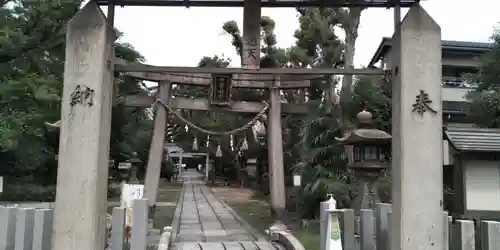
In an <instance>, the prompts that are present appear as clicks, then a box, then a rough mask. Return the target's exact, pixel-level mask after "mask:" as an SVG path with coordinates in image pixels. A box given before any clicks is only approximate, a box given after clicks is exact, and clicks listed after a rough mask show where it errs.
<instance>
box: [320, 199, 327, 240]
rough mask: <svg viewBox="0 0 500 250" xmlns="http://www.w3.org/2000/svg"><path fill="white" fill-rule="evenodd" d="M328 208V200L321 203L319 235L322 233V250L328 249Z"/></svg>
mask: <svg viewBox="0 0 500 250" xmlns="http://www.w3.org/2000/svg"><path fill="white" fill-rule="evenodd" d="M327 209H328V202H326V201H322V202H320V205H319V235H320V242H321V244H320V247H319V249H320V250H326V230H327V223H328V221H327V220H328V216H327V212H326V210H327Z"/></svg>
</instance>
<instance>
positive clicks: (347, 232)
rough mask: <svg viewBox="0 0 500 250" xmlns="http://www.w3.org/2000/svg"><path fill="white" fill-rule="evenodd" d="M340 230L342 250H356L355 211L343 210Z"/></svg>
mask: <svg viewBox="0 0 500 250" xmlns="http://www.w3.org/2000/svg"><path fill="white" fill-rule="evenodd" d="M340 229H341V230H340V232H341V235H342V249H343V250H355V249H356V239H355V238H354V210H352V209H344V210H342V212H341V213H340Z"/></svg>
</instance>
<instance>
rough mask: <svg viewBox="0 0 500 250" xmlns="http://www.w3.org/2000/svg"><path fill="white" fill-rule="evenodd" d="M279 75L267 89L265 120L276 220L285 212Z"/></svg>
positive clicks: (272, 200) (270, 184) (272, 202)
mask: <svg viewBox="0 0 500 250" xmlns="http://www.w3.org/2000/svg"><path fill="white" fill-rule="evenodd" d="M279 86H280V82H279V77H276V80H275V83H274V86H273V87H272V88H271V89H270V90H269V104H270V107H269V114H268V122H267V143H268V145H267V146H268V161H269V175H270V178H269V188H270V191H271V212H272V216H273V217H274V219H275V221H276V222H279V221H281V218H282V216H283V215H284V212H285V206H286V192H285V173H284V169H283V134H282V131H281V95H280V89H279Z"/></svg>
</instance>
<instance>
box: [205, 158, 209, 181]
mask: <svg viewBox="0 0 500 250" xmlns="http://www.w3.org/2000/svg"><path fill="white" fill-rule="evenodd" d="M208 163H209V162H208V154H207V155H206V156H205V180H206V181H208V177H209V172H210V166H209V165H208Z"/></svg>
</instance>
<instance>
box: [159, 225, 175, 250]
mask: <svg viewBox="0 0 500 250" xmlns="http://www.w3.org/2000/svg"><path fill="white" fill-rule="evenodd" d="M171 236H172V227H168V226H167V227H164V228H163V232H162V233H161V236H160V241H159V242H158V248H157V250H168V248H169V247H170V237H171Z"/></svg>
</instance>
